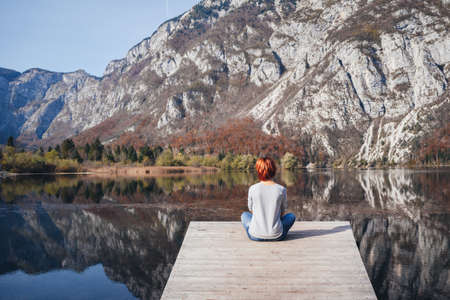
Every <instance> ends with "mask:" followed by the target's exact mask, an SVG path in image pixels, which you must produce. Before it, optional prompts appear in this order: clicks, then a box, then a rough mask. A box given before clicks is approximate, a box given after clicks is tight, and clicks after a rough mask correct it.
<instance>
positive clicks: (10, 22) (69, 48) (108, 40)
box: [0, 0, 199, 76]
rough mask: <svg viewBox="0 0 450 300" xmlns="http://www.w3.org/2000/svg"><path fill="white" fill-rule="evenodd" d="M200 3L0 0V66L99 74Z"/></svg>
mask: <svg viewBox="0 0 450 300" xmlns="http://www.w3.org/2000/svg"><path fill="white" fill-rule="evenodd" d="M198 2H199V1H198V0H128V1H125V0H0V67H4V68H9V69H14V70H17V71H19V72H23V71H25V70H27V69H29V68H34V67H38V68H42V69H47V70H51V71H59V72H70V71H75V70H78V69H84V70H86V71H87V72H88V73H91V74H93V75H97V76H101V75H102V74H103V71H104V69H105V67H106V65H107V63H108V62H109V61H111V60H113V59H118V58H122V57H124V56H125V55H126V53H127V51H128V49H130V48H131V47H132V46H134V45H135V44H137V43H138V42H140V41H141V40H142V39H144V38H145V37H148V36H150V35H151V34H152V33H153V32H154V31H155V30H156V28H157V27H158V26H159V25H160V24H161V23H162V22H164V21H165V20H167V19H171V18H173V17H175V16H178V15H179V14H181V13H183V12H185V11H186V10H188V9H189V8H191V7H192V6H193V5H194V4H196V3H198Z"/></svg>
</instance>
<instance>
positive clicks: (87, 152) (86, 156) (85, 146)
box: [84, 143, 91, 160]
mask: <svg viewBox="0 0 450 300" xmlns="http://www.w3.org/2000/svg"><path fill="white" fill-rule="evenodd" d="M89 152H91V145H89V143H86V144H85V145H84V158H85V159H86V160H89Z"/></svg>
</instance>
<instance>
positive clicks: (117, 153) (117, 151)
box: [114, 145, 121, 161]
mask: <svg viewBox="0 0 450 300" xmlns="http://www.w3.org/2000/svg"><path fill="white" fill-rule="evenodd" d="M120 154H121V151H120V145H116V149H114V157H115V161H121V157H120Z"/></svg>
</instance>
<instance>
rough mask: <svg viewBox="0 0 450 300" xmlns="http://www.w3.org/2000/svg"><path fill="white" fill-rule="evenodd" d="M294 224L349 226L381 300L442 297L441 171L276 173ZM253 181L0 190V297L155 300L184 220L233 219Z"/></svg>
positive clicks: (15, 181) (126, 181) (447, 196)
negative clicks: (343, 222) (342, 223)
mask: <svg viewBox="0 0 450 300" xmlns="http://www.w3.org/2000/svg"><path fill="white" fill-rule="evenodd" d="M276 181H278V182H279V183H281V184H283V185H285V186H286V187H287V189H288V190H287V195H288V201H289V211H292V212H294V213H295V214H296V216H297V220H300V221H310V220H323V221H325V220H326V221H329V220H339V221H341V220H349V221H350V222H351V225H352V229H353V233H354V235H355V239H356V241H357V245H358V248H359V251H360V254H361V257H362V260H363V262H364V264H365V267H366V270H367V272H368V274H369V278H370V280H371V282H372V285H373V287H374V289H375V292H376V294H377V296H378V298H379V299H449V298H450V257H449V236H450V169H449V168H441V169H421V170H408V169H395V170H352V171H343V170H342V171H341V170H338V171H333V170H320V171H300V172H296V173H292V172H286V171H283V172H281V174H279V175H278V176H277V178H276ZM256 182H257V178H256V176H255V175H253V174H251V173H232V172H229V173H228V172H220V173H214V174H203V175H189V176H176V177H159V178H108V177H97V176H68V175H64V176H50V175H45V176H44V175H43V176H19V177H15V178H6V179H2V180H1V181H0V291H1V292H0V299H61V298H64V299H136V298H137V299H159V298H160V296H161V294H162V291H163V289H164V286H165V283H166V281H167V279H168V277H169V274H170V271H171V268H172V265H173V264H174V262H175V259H176V256H177V253H178V250H179V248H180V246H181V243H182V240H183V236H184V234H185V232H186V229H187V226H188V224H189V221H191V220H196V221H205V220H211V221H218V220H226V221H238V220H240V214H241V212H242V211H244V210H245V209H246V206H247V200H246V199H247V192H248V187H249V186H250V185H251V184H253V183H256Z"/></svg>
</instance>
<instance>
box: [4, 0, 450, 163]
mask: <svg viewBox="0 0 450 300" xmlns="http://www.w3.org/2000/svg"><path fill="white" fill-rule="evenodd" d="M449 16H450V10H449V2H448V1H446V0H428V1H412V0H393V1H388V0H372V1H370V0H341V1H336V0H314V1H313V0H302V1H295V0H272V1H271V0H265V1H263V0H258V1H249V0H204V1H202V2H200V3H199V4H198V5H196V6H194V7H193V8H192V9H191V10H189V11H187V12H186V13H184V14H183V15H181V16H179V17H177V18H174V19H172V20H169V21H167V22H165V23H164V24H162V25H161V26H160V27H159V28H158V29H157V30H156V31H155V32H154V33H153V35H152V36H151V37H149V38H147V39H145V40H143V41H142V42H141V43H139V44H137V45H136V46H134V47H133V48H131V49H130V51H129V52H128V54H127V56H126V57H125V58H123V59H120V60H115V61H112V62H111V63H110V64H109V65H108V66H107V67H106V70H105V73H104V76H103V77H102V78H95V77H93V76H89V75H88V74H86V73H85V72H83V71H77V72H73V73H65V74H60V73H52V72H47V71H43V70H37V69H33V70H29V71H26V72H24V73H23V74H20V75H19V74H16V73H13V72H9V71H2V72H0V97H1V98H0V105H1V107H2V112H1V114H2V119H1V121H0V132H1V135H0V136H1V139H2V142H4V140H5V139H6V138H7V136H8V135H9V134H13V135H16V136H20V137H21V139H22V141H24V142H31V141H34V142H35V141H39V140H45V141H60V140H61V139H63V138H66V137H69V136H72V135H76V134H79V133H82V136H85V137H94V136H100V138H101V140H102V141H104V142H113V141H116V140H118V139H119V140H120V138H122V137H124V136H126V137H128V139H129V140H130V139H131V140H132V139H142V140H147V141H155V140H162V139H163V138H164V137H166V136H167V135H168V134H183V133H184V132H186V131H188V130H190V129H192V128H197V129H202V128H211V127H215V126H218V125H221V124H224V123H226V122H227V121H229V120H230V119H232V118H240V117H248V116H250V117H252V118H254V119H255V120H257V121H258V122H259V123H260V125H261V128H262V129H263V130H264V131H265V132H267V133H269V134H275V135H277V134H282V135H285V136H288V137H291V138H293V139H296V140H303V141H308V147H311V149H313V150H318V149H320V150H321V151H324V152H325V153H327V154H328V156H330V157H332V158H333V159H338V158H345V159H347V160H366V161H376V160H389V161H394V162H400V161H406V160H408V159H409V155H410V153H411V152H412V151H414V146H415V145H416V144H417V143H418V141H419V140H420V139H421V138H422V137H423V136H425V135H426V134H428V133H429V132H431V131H432V130H434V129H435V128H437V127H440V126H442V125H444V124H446V123H448V112H449V106H450V105H449V99H450V96H449V92H448V79H449V76H450V35H449V32H448V28H449V23H450V18H449ZM5 74H6V75H5ZM6 108H7V109H6Z"/></svg>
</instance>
